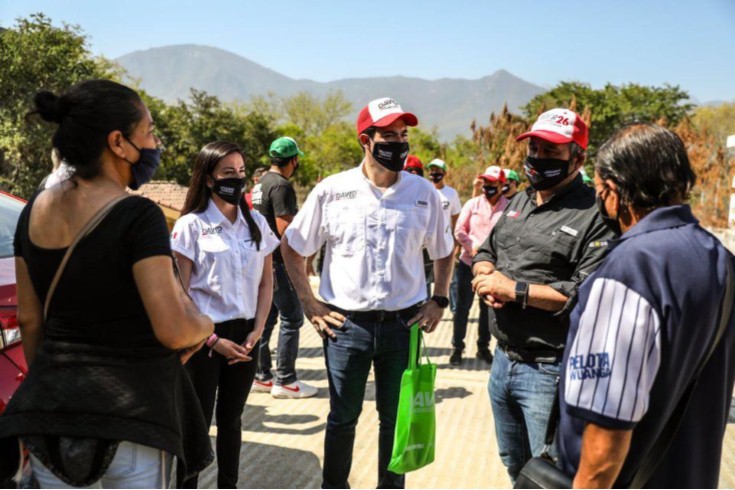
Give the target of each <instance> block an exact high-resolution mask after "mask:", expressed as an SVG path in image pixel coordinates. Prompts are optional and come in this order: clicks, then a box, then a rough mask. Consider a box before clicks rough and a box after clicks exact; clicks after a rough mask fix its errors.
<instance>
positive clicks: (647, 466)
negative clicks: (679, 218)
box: [630, 252, 735, 488]
mask: <svg viewBox="0 0 735 490" xmlns="http://www.w3.org/2000/svg"><path fill="white" fill-rule="evenodd" d="M725 253H726V257H725V264H726V267H727V276H726V278H725V281H726V285H725V294H724V295H723V297H722V304H721V305H720V322H719V325H718V327H717V333H716V334H715V338H714V342H712V346H711V347H710V349H709V352H708V353H707V355H706V356H705V357H704V359H703V360H702V362H701V363H700V364H699V367H698V368H697V372H696V375H695V376H694V377H693V378H692V380H691V381H690V382H689V386H688V387H687V389H686V391H685V392H684V394H683V395H682V396H681V398H680V399H679V403H678V404H677V406H676V408H675V409H674V411H673V412H672V414H671V417H669V420H668V422H666V426H665V427H664V430H663V431H662V432H661V435H660V436H659V437H658V440H657V441H656V444H654V446H653V447H652V448H651V450H650V451H649V452H648V454H647V455H646V458H645V459H644V460H643V463H641V466H640V467H639V468H638V471H636V474H635V477H633V481H632V482H631V484H630V488H643V486H644V485H645V484H646V483H648V480H649V479H650V478H651V476H653V473H654V472H655V471H656V468H658V465H659V464H661V461H663V459H664V456H666V453H667V452H668V450H669V447H670V446H671V443H672V442H673V441H674V436H676V433H677V432H678V431H679V427H680V426H681V422H682V420H684V414H686V411H687V408H689V402H691V401H692V396H693V395H694V389H695V388H696V387H697V383H698V382H699V379H700V376H701V374H702V371H704V368H705V367H706V366H707V364H708V363H709V360H710V358H711V357H712V354H714V353H715V350H716V349H717V346H718V345H719V343H720V339H722V336H723V334H724V333H725V330H726V329H727V326H728V325H729V324H730V315H731V313H732V305H733V300H734V299H735V287H734V286H733V282H734V280H735V277H734V276H733V265H732V257H731V256H730V253H729V252H725Z"/></svg>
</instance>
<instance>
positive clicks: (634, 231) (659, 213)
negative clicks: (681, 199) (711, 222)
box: [620, 204, 699, 240]
mask: <svg viewBox="0 0 735 490" xmlns="http://www.w3.org/2000/svg"><path fill="white" fill-rule="evenodd" d="M698 223H699V220H697V218H695V217H694V215H693V214H692V209H691V208H690V207H689V205H688V204H677V205H675V206H666V207H663V208H658V209H655V210H653V211H651V212H650V213H649V214H648V215H646V216H645V217H644V218H643V219H642V220H640V221H639V222H638V223H636V224H635V225H634V226H633V227H632V228H631V229H630V230H628V231H626V232H625V233H623V235H622V236H621V237H620V240H626V239H628V238H633V237H636V236H639V235H643V234H644V233H648V232H651V231H658V230H666V229H671V228H678V227H680V226H686V225H695V224H698Z"/></svg>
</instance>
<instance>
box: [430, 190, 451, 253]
mask: <svg viewBox="0 0 735 490" xmlns="http://www.w3.org/2000/svg"><path fill="white" fill-rule="evenodd" d="M429 200H430V201H431V202H430V203H429V204H430V206H429V209H431V210H432V211H433V212H432V213H431V216H430V218H429V226H428V229H427V230H426V235H425V238H424V246H425V247H426V251H427V252H428V253H429V257H430V258H431V260H438V259H443V258H444V257H446V256H447V255H449V254H450V253H452V248H453V247H454V238H453V237H452V223H451V221H448V218H447V215H446V213H444V212H443V211H442V202H441V198H440V197H439V193H438V192H432V193H431V195H430V197H429Z"/></svg>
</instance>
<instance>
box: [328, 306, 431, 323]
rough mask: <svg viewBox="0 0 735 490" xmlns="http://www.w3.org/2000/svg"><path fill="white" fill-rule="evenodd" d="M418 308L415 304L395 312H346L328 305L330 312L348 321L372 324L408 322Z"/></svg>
mask: <svg viewBox="0 0 735 490" xmlns="http://www.w3.org/2000/svg"><path fill="white" fill-rule="evenodd" d="M420 307H421V305H420V304H419V303H417V304H415V305H413V306H409V307H408V308H404V309H402V310H395V311H386V310H371V311H348V310H343V309H342V308H339V307H337V306H334V305H329V308H330V309H331V310H333V311H336V312H337V313H341V314H342V315H344V316H345V317H347V318H349V319H350V320H357V321H363V322H373V323H380V322H384V321H390V320H397V319H399V318H400V319H403V320H406V321H408V320H410V319H411V317H413V316H414V315H415V314H416V313H418V312H419V308H420Z"/></svg>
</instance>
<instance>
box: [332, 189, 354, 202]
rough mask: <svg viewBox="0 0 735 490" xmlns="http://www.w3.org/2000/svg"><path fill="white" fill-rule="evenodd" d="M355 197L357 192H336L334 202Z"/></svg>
mask: <svg viewBox="0 0 735 490" xmlns="http://www.w3.org/2000/svg"><path fill="white" fill-rule="evenodd" d="M356 197H357V191H345V192H338V193H337V194H335V195H334V200H335V201H339V200H341V199H354V198H356Z"/></svg>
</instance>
